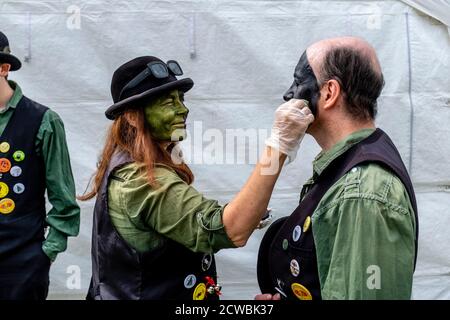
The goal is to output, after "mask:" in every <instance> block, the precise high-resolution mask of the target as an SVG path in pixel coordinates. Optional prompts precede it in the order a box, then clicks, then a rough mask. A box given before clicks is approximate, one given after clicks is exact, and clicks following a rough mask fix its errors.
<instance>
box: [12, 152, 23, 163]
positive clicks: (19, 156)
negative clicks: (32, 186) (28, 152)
mask: <svg viewBox="0 0 450 320" xmlns="http://www.w3.org/2000/svg"><path fill="white" fill-rule="evenodd" d="M13 159H14V160H15V161H17V162H20V161H23V160H24V159H25V153H23V151H21V150H17V151H16V152H14V153H13Z"/></svg>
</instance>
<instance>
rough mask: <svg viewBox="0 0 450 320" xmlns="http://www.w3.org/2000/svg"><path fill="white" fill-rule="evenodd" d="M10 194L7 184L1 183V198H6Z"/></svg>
mask: <svg viewBox="0 0 450 320" xmlns="http://www.w3.org/2000/svg"><path fill="white" fill-rule="evenodd" d="M8 193H9V187H8V185H7V184H6V183H4V182H0V198H4V197H6V195H7V194H8Z"/></svg>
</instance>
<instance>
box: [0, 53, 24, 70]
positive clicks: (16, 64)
mask: <svg viewBox="0 0 450 320" xmlns="http://www.w3.org/2000/svg"><path fill="white" fill-rule="evenodd" d="M0 63H8V64H10V65H11V70H10V71H16V70H19V69H20V68H21V67H22V62H20V60H19V59H17V58H16V57H15V56H13V55H12V54H8V53H3V52H0Z"/></svg>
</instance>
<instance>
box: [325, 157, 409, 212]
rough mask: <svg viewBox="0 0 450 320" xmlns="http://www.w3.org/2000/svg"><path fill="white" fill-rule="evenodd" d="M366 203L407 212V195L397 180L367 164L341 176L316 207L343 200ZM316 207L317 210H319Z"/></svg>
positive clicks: (383, 167) (374, 163) (380, 168)
mask: <svg viewBox="0 0 450 320" xmlns="http://www.w3.org/2000/svg"><path fill="white" fill-rule="evenodd" d="M358 199H359V200H361V201H368V202H374V203H378V204H382V205H390V206H393V207H395V208H397V209H398V210H400V211H405V210H406V211H409V210H410V209H411V203H410V200H409V196H408V192H407V190H406V188H405V186H404V184H403V182H402V181H401V180H400V178H399V177H398V176H397V175H396V174H395V173H394V172H392V171H391V170H390V169H388V168H386V167H385V166H383V165H381V164H379V163H376V162H369V163H364V164H361V165H357V166H355V167H354V168H352V169H351V170H350V171H349V172H347V173H346V174H345V175H344V176H342V177H341V178H340V179H339V180H338V181H337V182H336V183H335V184H334V185H333V186H332V187H331V188H330V189H329V190H328V191H327V193H326V194H325V195H324V197H323V198H322V200H321V202H320V204H319V207H322V208H324V207H325V206H330V205H334V204H338V203H341V202H342V201H355V200H358ZM319 207H318V208H319Z"/></svg>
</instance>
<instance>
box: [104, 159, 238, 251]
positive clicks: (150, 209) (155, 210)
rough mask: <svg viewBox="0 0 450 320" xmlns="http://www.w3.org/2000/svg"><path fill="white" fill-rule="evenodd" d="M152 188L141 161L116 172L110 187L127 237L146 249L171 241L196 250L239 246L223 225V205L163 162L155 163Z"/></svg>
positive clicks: (116, 219) (113, 210)
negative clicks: (154, 185)
mask: <svg viewBox="0 0 450 320" xmlns="http://www.w3.org/2000/svg"><path fill="white" fill-rule="evenodd" d="M154 174H155V179H156V181H157V182H158V185H159V187H158V188H153V187H151V186H150V185H149V184H148V182H147V176H146V174H145V173H144V172H143V170H141V169H140V166H139V165H138V164H136V163H131V164H128V165H126V166H124V167H122V168H120V169H117V170H116V171H115V172H113V175H112V179H111V182H110V184H109V187H108V208H109V214H110V217H111V220H112V222H113V225H114V226H115V228H116V230H117V231H118V232H119V234H120V235H121V236H122V238H123V239H124V240H125V241H126V242H127V243H128V244H129V245H130V246H131V247H133V248H135V249H136V250H138V251H140V252H145V251H148V250H151V249H154V248H157V247H158V246H161V245H162V244H163V243H164V239H165V238H164V237H167V238H169V239H172V240H174V241H176V242H178V243H180V244H181V245H183V246H185V247H186V248H188V249H190V250H192V251H194V252H217V251H218V250H220V249H222V248H234V247H235V246H234V244H233V243H232V242H231V240H230V239H229V238H228V236H227V234H226V232H225V229H224V225H223V223H222V214H223V207H222V206H220V205H219V204H218V203H217V201H215V200H209V199H206V198H205V197H203V195H202V194H201V193H199V192H198V191H197V190H196V189H194V188H193V187H192V186H190V185H188V184H187V183H186V182H184V181H183V180H182V179H181V178H180V177H179V176H178V175H177V174H176V172H175V171H173V170H172V169H171V168H169V167H167V166H164V165H157V166H156V167H155V171H154Z"/></svg>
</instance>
